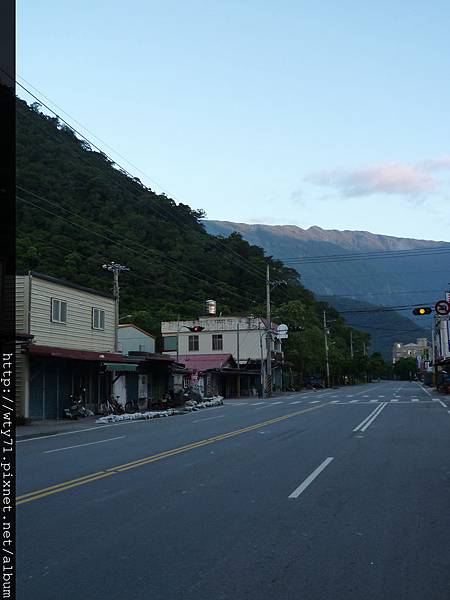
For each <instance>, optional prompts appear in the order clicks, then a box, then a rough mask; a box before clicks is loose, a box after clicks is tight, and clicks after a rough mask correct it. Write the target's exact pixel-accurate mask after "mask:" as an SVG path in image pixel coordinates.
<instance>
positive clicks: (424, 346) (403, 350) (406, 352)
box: [392, 338, 431, 364]
mask: <svg viewBox="0 0 450 600" xmlns="http://www.w3.org/2000/svg"><path fill="white" fill-rule="evenodd" d="M430 350H431V345H430V342H429V341H428V339H427V338H417V341H416V343H413V342H411V343H409V344H402V343H401V342H396V343H395V344H394V346H393V347H392V362H393V363H394V364H395V363H396V362H397V361H398V360H400V359H401V358H417V357H418V356H419V357H422V358H424V359H429V358H430Z"/></svg>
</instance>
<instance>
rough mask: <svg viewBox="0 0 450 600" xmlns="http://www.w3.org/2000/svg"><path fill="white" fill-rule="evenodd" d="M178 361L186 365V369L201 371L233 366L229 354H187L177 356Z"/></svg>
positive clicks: (232, 360) (231, 357) (233, 363)
mask: <svg viewBox="0 0 450 600" xmlns="http://www.w3.org/2000/svg"><path fill="white" fill-rule="evenodd" d="M178 362H180V363H183V364H184V365H186V367H187V368H188V369H193V370H194V371H198V372H202V371H208V370H209V369H221V368H223V367H225V366H227V365H229V366H234V365H235V362H234V359H233V356H232V355H231V354H192V355H191V354H188V355H184V356H179V357H178Z"/></svg>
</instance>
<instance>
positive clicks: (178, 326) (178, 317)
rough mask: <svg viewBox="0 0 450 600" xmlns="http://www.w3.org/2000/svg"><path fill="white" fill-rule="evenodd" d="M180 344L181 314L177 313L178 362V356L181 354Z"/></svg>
mask: <svg viewBox="0 0 450 600" xmlns="http://www.w3.org/2000/svg"><path fill="white" fill-rule="evenodd" d="M179 346H180V315H179V314H178V315H177V362H178V358H179V355H180V350H179Z"/></svg>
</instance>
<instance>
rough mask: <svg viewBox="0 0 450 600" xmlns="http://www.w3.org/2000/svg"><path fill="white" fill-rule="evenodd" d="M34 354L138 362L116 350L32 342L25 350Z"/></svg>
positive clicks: (73, 358)
mask: <svg viewBox="0 0 450 600" xmlns="http://www.w3.org/2000/svg"><path fill="white" fill-rule="evenodd" d="M23 352H24V353H26V354H31V355H32V356H50V357H52V358H70V359H72V360H90V361H94V362H119V363H136V358H134V359H133V360H130V359H128V358H126V357H125V356H123V354H119V353H116V352H91V351H88V350H72V349H71V348H56V347H54V346H38V345H36V344H30V345H29V346H27V347H26V348H24V350H23Z"/></svg>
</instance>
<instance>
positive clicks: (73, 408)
mask: <svg viewBox="0 0 450 600" xmlns="http://www.w3.org/2000/svg"><path fill="white" fill-rule="evenodd" d="M69 397H70V400H71V402H70V407H69V408H65V409H64V416H65V417H67V418H68V419H78V417H87V416H88V412H87V410H86V407H85V406H84V405H83V399H82V395H81V394H80V395H79V396H78V398H76V397H75V396H74V395H73V394H70V396H69Z"/></svg>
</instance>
